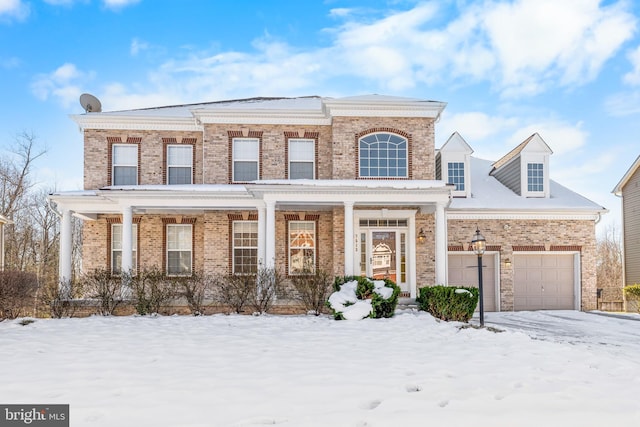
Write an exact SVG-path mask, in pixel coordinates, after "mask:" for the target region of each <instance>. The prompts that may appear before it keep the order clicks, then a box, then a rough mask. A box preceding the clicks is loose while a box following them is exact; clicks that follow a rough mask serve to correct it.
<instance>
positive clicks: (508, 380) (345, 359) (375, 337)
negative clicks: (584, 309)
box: [0, 311, 640, 427]
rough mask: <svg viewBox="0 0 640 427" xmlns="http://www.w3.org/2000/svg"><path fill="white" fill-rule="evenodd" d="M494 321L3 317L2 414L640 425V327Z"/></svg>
mask: <svg viewBox="0 0 640 427" xmlns="http://www.w3.org/2000/svg"><path fill="white" fill-rule="evenodd" d="M637 319H639V320H640V317H638V318H637ZM473 322H474V323H477V319H474V320H473ZM486 323H487V324H488V325H490V326H493V327H496V328H499V329H503V330H505V331H504V332H500V333H497V332H492V331H491V330H488V329H483V330H478V329H473V328H460V326H461V324H459V323H444V322H438V321H436V320H435V319H433V318H432V317H431V316H429V315H428V314H425V313H417V312H409V311H406V312H404V313H399V314H397V315H396V316H395V317H394V318H391V319H375V320H372V319H365V320H362V321H334V320H332V319H330V318H329V317H313V316H261V317H254V316H225V315H215V316H206V317H187V316H182V317H177V316H172V317H133V316H132V317H112V318H104V317H92V318H87V319H63V320H42V319H38V320H36V321H35V323H32V324H29V325H26V326H21V325H20V324H19V322H18V321H5V322H2V323H0V349H1V351H0V403H2V404H9V403H21V404H25V403H33V404H42V403H48V404H53V403H64V404H70V410H71V425H72V426H74V427H77V426H124V427H126V426H154V427H155V426H172V427H178V426H190V427H194V426H259V425H267V424H278V425H280V424H281V425H283V426H329V425H331V426H403V427H404V426H492V427H493V426H510V427H511V426H519V427H520V426H581V427H586V426H598V427H602V426H609V425H616V426H637V425H640V404H639V403H638V396H640V322H638V321H634V320H625V319H618V318H612V317H606V316H602V315H597V314H591V313H580V312H568V311H562V312H535V313H531V312H529V313H522V312H521V313H488V314H487V316H486Z"/></svg>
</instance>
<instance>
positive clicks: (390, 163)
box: [358, 132, 408, 178]
mask: <svg viewBox="0 0 640 427" xmlns="http://www.w3.org/2000/svg"><path fill="white" fill-rule="evenodd" d="M358 144H359V145H358V148H359V152H360V171H359V173H360V177H361V178H407V177H408V174H407V163H408V158H407V156H408V152H407V151H408V150H407V139H406V138H403V137H402V136H400V135H396V134H393V133H385V132H381V133H372V134H369V135H367V136H363V137H362V138H360V141H359V142H358Z"/></svg>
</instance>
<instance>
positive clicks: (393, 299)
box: [327, 276, 400, 320]
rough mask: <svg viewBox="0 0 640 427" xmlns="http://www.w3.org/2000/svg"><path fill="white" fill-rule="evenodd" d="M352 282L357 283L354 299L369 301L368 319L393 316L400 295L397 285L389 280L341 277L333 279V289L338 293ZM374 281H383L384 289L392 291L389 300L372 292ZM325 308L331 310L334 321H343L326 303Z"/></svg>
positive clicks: (340, 315) (339, 314) (340, 314)
mask: <svg viewBox="0 0 640 427" xmlns="http://www.w3.org/2000/svg"><path fill="white" fill-rule="evenodd" d="M354 280H355V281H357V282H358V286H357V288H356V297H357V298H358V299H359V300H365V299H371V308H372V311H371V314H370V315H369V317H370V318H372V319H380V318H383V317H392V316H393V314H394V313H395V311H396V306H397V305H398V296H399V295H400V287H399V286H398V285H396V284H395V283H394V282H393V281H392V280H389V279H372V278H367V277H363V276H341V277H336V278H335V280H334V282H333V289H334V291H336V292H339V291H340V288H341V287H342V285H344V284H345V283H347V282H351V281H354ZM374 280H383V281H384V286H385V287H387V288H391V289H393V293H392V294H391V296H390V297H389V298H387V299H385V298H383V297H382V296H380V295H379V294H378V293H377V292H375V291H374V288H375V285H374V283H373V281H374ZM327 307H329V309H331V312H332V314H333V316H334V318H335V319H336V320H343V319H344V318H343V317H342V313H341V312H336V311H335V310H333V308H332V307H331V305H330V304H329V303H328V302H327Z"/></svg>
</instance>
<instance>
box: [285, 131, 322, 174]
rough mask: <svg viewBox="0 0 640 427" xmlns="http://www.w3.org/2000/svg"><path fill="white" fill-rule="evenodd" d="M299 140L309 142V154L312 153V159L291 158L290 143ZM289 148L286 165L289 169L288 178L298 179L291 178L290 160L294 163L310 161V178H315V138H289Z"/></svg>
mask: <svg viewBox="0 0 640 427" xmlns="http://www.w3.org/2000/svg"><path fill="white" fill-rule="evenodd" d="M300 141H304V142H311V145H312V148H311V155H312V157H313V158H312V160H291V145H292V143H295V142H300ZM288 143H289V150H288V155H289V158H288V159H287V162H288V163H287V165H288V166H287V167H288V170H289V174H288V175H289V179H298V178H291V162H292V161H293V162H295V163H311V179H316V140H315V139H312V138H289V141H288Z"/></svg>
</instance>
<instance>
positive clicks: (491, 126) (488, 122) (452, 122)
mask: <svg viewBox="0 0 640 427" xmlns="http://www.w3.org/2000/svg"><path fill="white" fill-rule="evenodd" d="M517 124H518V120H517V119H516V118H506V117H499V116H494V117H492V116H489V115H488V114H485V113H481V112H476V111H472V112H466V113H456V114H447V113H446V111H445V113H444V114H443V115H442V120H441V122H440V123H439V124H438V126H439V133H440V135H441V136H442V137H444V138H449V136H450V135H451V134H452V133H453V132H458V133H459V134H460V135H461V136H462V137H463V138H464V139H465V141H467V143H468V144H469V145H471V147H473V145H474V143H475V142H476V141H482V140H484V139H487V138H489V137H491V136H494V135H498V134H500V133H503V132H505V131H508V130H510V129H513V128H514V127H515V126H517ZM444 142H445V141H442V143H444Z"/></svg>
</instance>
